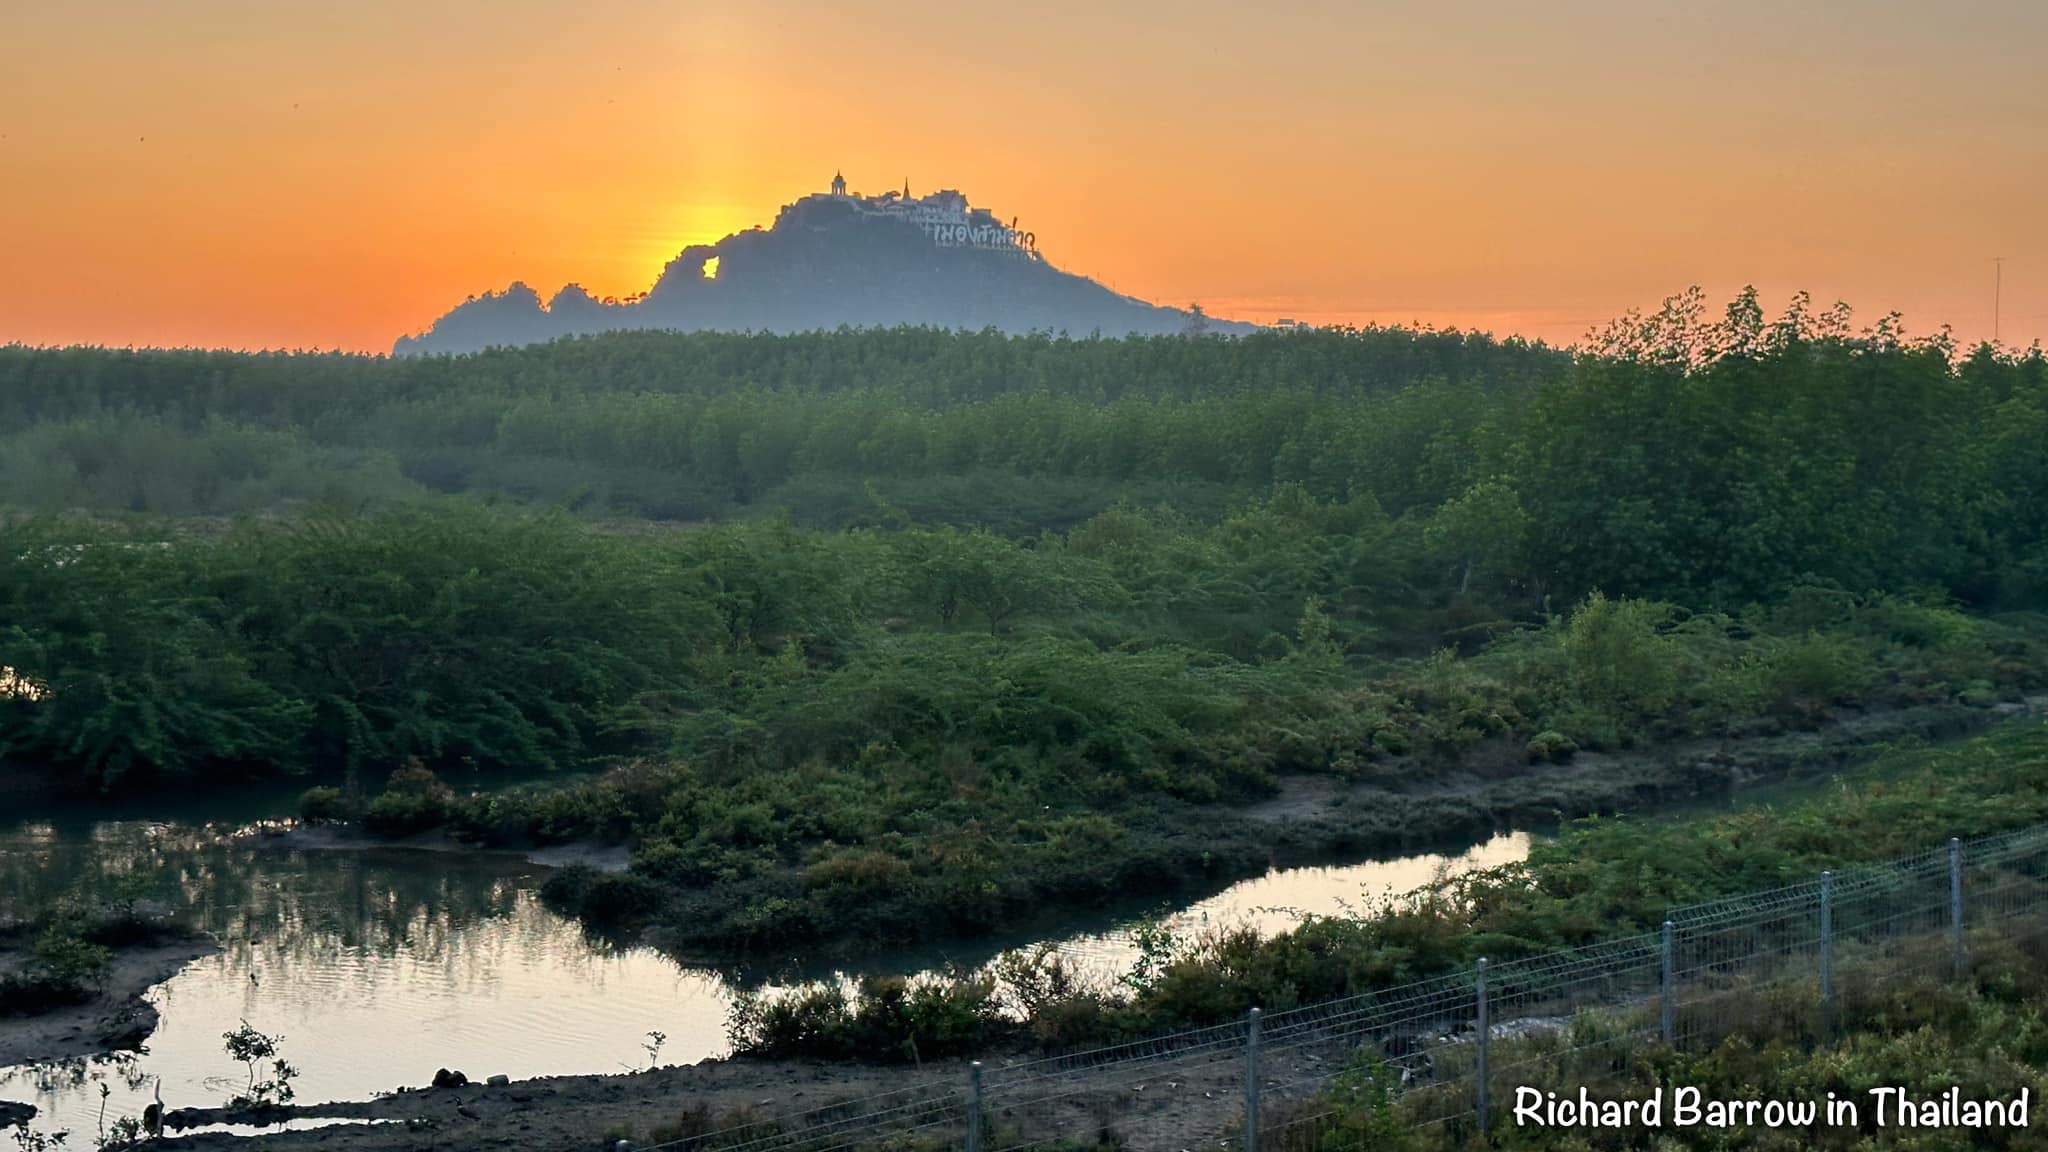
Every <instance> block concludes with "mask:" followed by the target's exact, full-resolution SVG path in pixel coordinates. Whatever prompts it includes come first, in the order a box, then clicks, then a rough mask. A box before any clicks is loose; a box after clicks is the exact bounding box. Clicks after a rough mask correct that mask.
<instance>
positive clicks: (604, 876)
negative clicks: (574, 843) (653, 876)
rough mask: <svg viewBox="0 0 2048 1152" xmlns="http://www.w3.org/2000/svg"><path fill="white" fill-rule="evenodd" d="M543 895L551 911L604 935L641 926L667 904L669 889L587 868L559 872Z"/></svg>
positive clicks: (547, 882)
mask: <svg viewBox="0 0 2048 1152" xmlns="http://www.w3.org/2000/svg"><path fill="white" fill-rule="evenodd" d="M540 895H541V899H542V900H543V901H545V902H546V903H547V905H548V907H550V908H553V909H554V910H556V911H557V912H559V913H561V914H562V915H565V916H572V917H575V918H577V919H579V920H582V921H583V922H584V923H585V924H588V925H590V926H591V927H593V928H596V929H599V930H601V931H616V930H619V929H623V928H631V927H635V926H637V925H639V924H642V923H644V922H645V921H646V920H648V919H649V918H650V917H652V916H653V915H654V914H655V913H657V912H659V911H661V909H662V907H663V906H664V905H665V904H666V903H667V902H668V889H667V888H665V887H664V886H662V885H661V884H659V883H657V882H655V881H653V880H650V879H648V878H647V877H645V876H640V875H636V874H634V873H631V872H603V871H599V870H598V869H596V868H592V867H591V866H590V865H588V864H571V865H568V866H567V867H564V868H560V869H557V870H556V871H555V872H554V874H553V875H550V876H549V877H548V878H547V879H546V880H545V881H543V882H542V883H541V887H540Z"/></svg>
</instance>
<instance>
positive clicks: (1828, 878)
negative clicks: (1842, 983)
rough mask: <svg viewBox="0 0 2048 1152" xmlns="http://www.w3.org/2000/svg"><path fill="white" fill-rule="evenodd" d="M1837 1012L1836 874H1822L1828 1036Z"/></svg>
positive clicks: (1823, 1016)
mask: <svg viewBox="0 0 2048 1152" xmlns="http://www.w3.org/2000/svg"><path fill="white" fill-rule="evenodd" d="M1834 1014H1835V874H1834V873H1833V872H1823V873H1821V874H1820V1027H1821V1036H1822V1037H1823V1038H1826V1037H1827V1036H1829V1035H1831V1034H1833V1032H1834Z"/></svg>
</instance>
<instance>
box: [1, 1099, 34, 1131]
mask: <svg viewBox="0 0 2048 1152" xmlns="http://www.w3.org/2000/svg"><path fill="white" fill-rule="evenodd" d="M35 1118H36V1106H35V1105H33V1104H17V1103H15V1102H14V1101H12V1100H0V1128H12V1127H14V1126H15V1125H16V1124H26V1123H28V1122H29V1121H31V1120H33V1119H35Z"/></svg>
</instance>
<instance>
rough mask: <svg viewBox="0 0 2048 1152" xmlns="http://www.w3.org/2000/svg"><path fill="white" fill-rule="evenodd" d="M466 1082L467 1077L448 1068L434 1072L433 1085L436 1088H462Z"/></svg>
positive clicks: (467, 1081)
mask: <svg viewBox="0 0 2048 1152" xmlns="http://www.w3.org/2000/svg"><path fill="white" fill-rule="evenodd" d="M468 1084H469V1077H467V1076H464V1075H463V1074H462V1073H460V1072H450V1071H449V1070H448V1069H446V1068H442V1069H439V1070H437V1071H436V1072H435V1073H434V1087H436V1088H462V1087H465V1086H467V1085H468Z"/></svg>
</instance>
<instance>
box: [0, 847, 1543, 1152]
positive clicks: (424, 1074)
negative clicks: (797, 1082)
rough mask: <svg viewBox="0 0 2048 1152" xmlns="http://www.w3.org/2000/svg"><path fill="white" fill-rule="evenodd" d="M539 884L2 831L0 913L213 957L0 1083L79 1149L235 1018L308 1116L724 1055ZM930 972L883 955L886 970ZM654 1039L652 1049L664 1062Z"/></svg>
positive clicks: (1110, 965) (388, 859) (1254, 917)
mask: <svg viewBox="0 0 2048 1152" xmlns="http://www.w3.org/2000/svg"><path fill="white" fill-rule="evenodd" d="M1527 848H1528V837H1527V835H1526V834H1512V835H1503V836H1497V837H1495V838H1493V839H1491V840H1489V841H1487V842H1486V843H1484V844H1481V845H1478V846H1475V847H1473V848H1472V849H1471V850H1469V851H1466V852H1463V853H1462V854H1452V855H1449V856H1438V855H1424V856H1411V857H1407V858H1404V859H1400V860H1393V861H1381V862H1373V863H1365V864H1358V865H1354V866H1349V867H1329V868H1293V869H1285V870H1278V871H1275V872H1272V873H1269V874H1268V875H1266V876H1264V877H1261V878H1258V879H1254V880H1249V881H1246V882H1244V883H1241V884H1239V885H1237V886H1235V887H1233V888H1231V889H1229V890H1227V891H1225V892H1223V893H1221V894H1219V895H1217V896H1215V897H1213V898H1211V899H1208V900H1204V901H1202V902H1200V903H1198V904H1195V905H1193V906H1191V907H1188V908H1185V909H1182V910H1180V911H1179V912H1177V913H1176V914H1174V915H1172V916H1171V917H1169V918H1168V923H1169V924H1170V925H1172V926H1173V927H1174V929H1175V930H1176V932H1178V933H1180V934H1183V935H1185V934H1188V933H1192V932H1198V931H1199V930H1200V929H1201V928H1203V927H1204V926H1220V925H1229V924H1234V923H1249V924H1251V925H1253V926H1256V927H1259V928H1261V929H1263V930H1266V931H1273V930H1276V929H1279V928H1284V927H1287V926H1288V925H1290V924H1291V923H1293V921H1294V919H1295V917H1296V916H1297V915H1298V914H1300V913H1309V912H1313V913H1323V914H1329V913H1337V912H1341V911H1343V910H1345V909H1346V908H1347V907H1353V908H1355V907H1361V906H1363V905H1364V904H1365V903H1366V902H1367V901H1368V900H1370V899H1371V898H1373V897H1375V896H1379V895H1383V894H1385V893H1387V892H1390V891H1391V892H1399V891H1406V890H1409V889H1413V888H1415V887H1417V886H1418V885H1421V884H1423V883H1426V882H1428V881H1429V880H1430V879H1431V878H1432V877H1433V876H1435V875H1437V874H1439V873H1441V872H1454V871H1459V870H1463V869H1468V868H1474V867H1486V866H1490V865H1493V864H1498V863H1502V862H1506V861H1509V860H1513V859H1518V858H1520V856H1521V855H1522V854H1523V853H1525V852H1526V851H1527ZM546 874H547V869H546V868H544V867H542V866H541V865H538V864H535V863H532V862H530V861H528V860H526V859H525V858H523V857H521V856H518V855H515V854H510V853H484V852H432V851H424V850H418V849H400V848H377V849H370V850H362V849H351V850H322V849H306V848H298V847H281V846H279V844H278V842H276V841H275V840H271V839H268V838H266V837H264V836H261V835H250V834H249V832H248V829H247V828H246V827H243V828H239V829H238V828H236V827H233V826H224V825H211V824H200V823H184V822H166V821H160V820H141V819H97V820H87V821H80V822H75V823H64V822H61V821H58V822H53V821H31V822H26V823H21V824H16V825H13V826H12V827H8V828H4V829H0V910H4V909H6V908H7V907H10V906H17V907H18V906H25V904H24V902H26V901H29V900H32V899H35V898H37V897H39V896H40V895H41V894H43V893H46V892H51V891H61V890H74V891H78V890H82V891H92V892H97V893H103V894H105V893H120V894H123V895H130V896H137V897H141V898H145V899H151V900H158V901H162V902H165V903H167V904H170V905H172V906H174V907H177V908H180V909H184V910H186V911H187V912H188V913H189V915H190V916H191V917H192V918H193V919H194V920H195V921H196V922H197V923H199V924H200V925H201V926H202V927H204V928H205V929H206V930H207V931H208V932H210V933H212V934H213V935H214V936H215V937H216V938H217V939H219V940H220V942H221V943H222V945H223V950H222V951H221V952H220V953H219V954H217V955H213V956H208V957H205V958H203V959H200V960H197V961H195V962H193V963H192V964H190V965H187V966H186V967H185V968H184V969H182V970H181V971H179V972H178V973H177V974H176V975H175V976H173V977H172V978H171V979H170V980H168V981H166V982H164V983H163V984H160V985H158V986H157V987H155V988H154V989H152V990H151V992H150V993H149V998H150V1000H151V1001H152V1002H153V1003H154V1004H155V1005H156V1006H157V1007H158V1009H159V1011H160V1012H161V1021H160V1023H159V1026H158V1028H157V1030H156V1032H155V1033H154V1034H153V1035H152V1036H151V1037H150V1039H149V1041H148V1042H147V1045H146V1050H145V1051H144V1052H143V1053H142V1054H140V1055H136V1056H133V1057H131V1058H120V1059H115V1060H110V1061H96V1062H73V1063H70V1064H66V1065H60V1066H47V1065H45V1066H23V1067H16V1068H8V1069H0V1099H13V1100H20V1101H26V1102H30V1103H34V1104H36V1105H37V1106H38V1108H39V1109H40V1110H41V1111H40V1114H39V1115H38V1117H37V1119H36V1121H35V1126H36V1127H38V1128H40V1129H42V1130H44V1131H54V1130H57V1129H69V1130H71V1131H73V1132H74V1133H77V1134H79V1135H78V1136H76V1137H74V1139H81V1138H84V1137H88V1136H90V1134H92V1133H93V1132H94V1131H95V1130H96V1127H97V1123H98V1115H99V1111H100V1103H101V1101H100V1085H101V1084H105V1085H106V1086H107V1088H108V1090H109V1094H108V1097H107V1108H106V1114H107V1119H108V1121H109V1122H110V1123H111V1122H112V1121H113V1120H114V1119H116V1118H118V1117H120V1116H123V1115H135V1114H139V1113H140V1111H141V1109H142V1108H143V1106H144V1105H146V1104H147V1103H148V1102H149V1101H150V1099H151V1098H152V1095H153V1094H154V1093H155V1092H157V1091H161V1093H162V1098H163V1100H164V1102H165V1105H166V1107H168V1108H179V1107H186V1106H207V1105H216V1104H220V1103H223V1102H225V1100H226V1098H227V1097H228V1096H229V1095H230V1093H231V1092H232V1091H234V1090H235V1088H236V1087H237V1086H238V1085H239V1084H240V1083H241V1082H242V1081H243V1080H244V1079H245V1074H244V1072H243V1070H242V1068H241V1067H240V1066H239V1065H237V1064H235V1063H233V1062H232V1061H230V1060H229V1059H228V1057H227V1056H226V1054H225V1053H224V1052H223V1051H222V1043H221V1041H222V1034H223V1033H225V1032H228V1031H231V1030H233V1029H235V1028H237V1027H238V1026H239V1025H240V1024H241V1023H242V1022H243V1021H247V1022H248V1023H249V1024H250V1025H251V1026H253V1027H255V1028H256V1029H258V1030H259V1031H262V1032H264V1033H267V1034H271V1035H278V1036H282V1037H283V1041H282V1044H281V1053H282V1055H283V1056H284V1057H285V1058H286V1059H288V1060H290V1061H291V1062H292V1063H293V1064H294V1065H295V1066H297V1067H298V1068H299V1069H300V1072H301V1075H300V1077H299V1079H298V1081H297V1082H296V1085H295V1087H296V1089H297V1095H298V1102H300V1103H321V1102H328V1101H337V1100H359V1099H365V1098H368V1097H370V1096H372V1095H375V1094H377V1093H379V1092H388V1091H390V1090H392V1089H394V1088H397V1087H399V1086H401V1085H405V1086H415V1087H416V1086H420V1085H424V1084H426V1083H427V1082H428V1081H429V1080H430V1079H431V1078H432V1076H433V1074H434V1071H435V1069H436V1068H440V1067H447V1068H454V1069H460V1070H462V1071H463V1072H464V1073H465V1074H467V1075H468V1076H470V1077H471V1078H472V1079H482V1078H483V1077H485V1076H489V1075H492V1074H497V1073H503V1074H505V1075H508V1076H511V1077H513V1078H514V1079H521V1078H526V1077H533V1076H544V1075H566V1074H590V1073H613V1072H621V1071H626V1070H630V1069H634V1068H644V1067H646V1066H647V1065H648V1064H649V1063H650V1061H652V1060H656V1059H658V1060H659V1061H660V1062H661V1063H687V1062H691V1061H695V1060H698V1059H701V1058H704V1057H708V1056H718V1055H723V1054H724V1053H725V1051H726V1050H727V1041H726V1034H725V1023H726V1015H727V1008H728V1006H729V1004H730V1003H731V999H732V996H733V994H734V988H735V985H734V984H733V982H732V981H731V980H729V979H728V977H727V976H726V975H724V974H721V973H720V972H718V971H715V970H712V969H705V968H692V967H686V966H683V965H680V964H678V963H677V962H676V961H674V960H673V959H671V958H669V957H668V956H666V955H664V954H662V953H659V952H656V951H654V950H652V949H647V948H617V947H611V946H607V945H606V944H604V943H603V942H601V941H597V940H594V939H591V938H589V937H586V935H585V934H584V933H583V932H582V931H581V930H580V928H579V927H578V926H577V925H576V924H574V923H573V922H570V921H566V920H564V919H562V918H561V917H558V916H556V915H555V914H554V913H552V912H550V911H548V910H547V909H546V908H545V907H543V906H542V904H541V902H540V899H539V896H538V890H539V887H540V884H541V882H542V880H543V879H544V878H545V876H546ZM1051 942H1052V943H1053V944H1054V945H1055V946H1056V947H1058V948H1059V949H1060V950H1061V951H1062V952H1063V953H1065V954H1066V955H1068V956H1069V957H1071V958H1073V959H1075V960H1076V961H1078V962H1080V963H1081V964H1082V966H1083V967H1085V968H1086V969H1088V970H1089V971H1091V972H1094V973H1096V974H1098V975H1099V976H1101V977H1103V978H1104V979H1113V978H1115V976H1117V975H1119V974H1121V973H1123V972H1126V971H1128V970H1129V968H1130V966H1131V963H1132V961H1134V960H1135V959H1136V958H1137V955H1138V952H1137V947H1136V944H1135V943H1134V942H1133V941H1132V939H1131V938H1130V935H1129V933H1128V932H1115V931H1111V932H1103V931H1089V932H1075V933H1073V934H1071V935H1068V936H1064V937H1061V938H1058V939H1056V940H1053V941H1051ZM935 963H937V958H936V957H933V956H929V955H927V956H923V957H918V956H908V957H897V958H894V959H893V961H892V962H890V963H889V965H888V968H889V969H890V970H894V971H900V972H910V971H915V970H917V969H919V968H920V967H926V966H930V965H933V964H935ZM5 1026H6V1025H5V1024H4V1022H0V1027H5ZM650 1032H660V1033H663V1034H664V1035H665V1039H664V1040H663V1041H662V1043H661V1044H660V1046H659V1048H658V1051H650V1050H649V1047H648V1046H649V1045H650V1044H652V1043H653V1041H652V1040H650V1038H649V1033H650Z"/></svg>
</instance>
